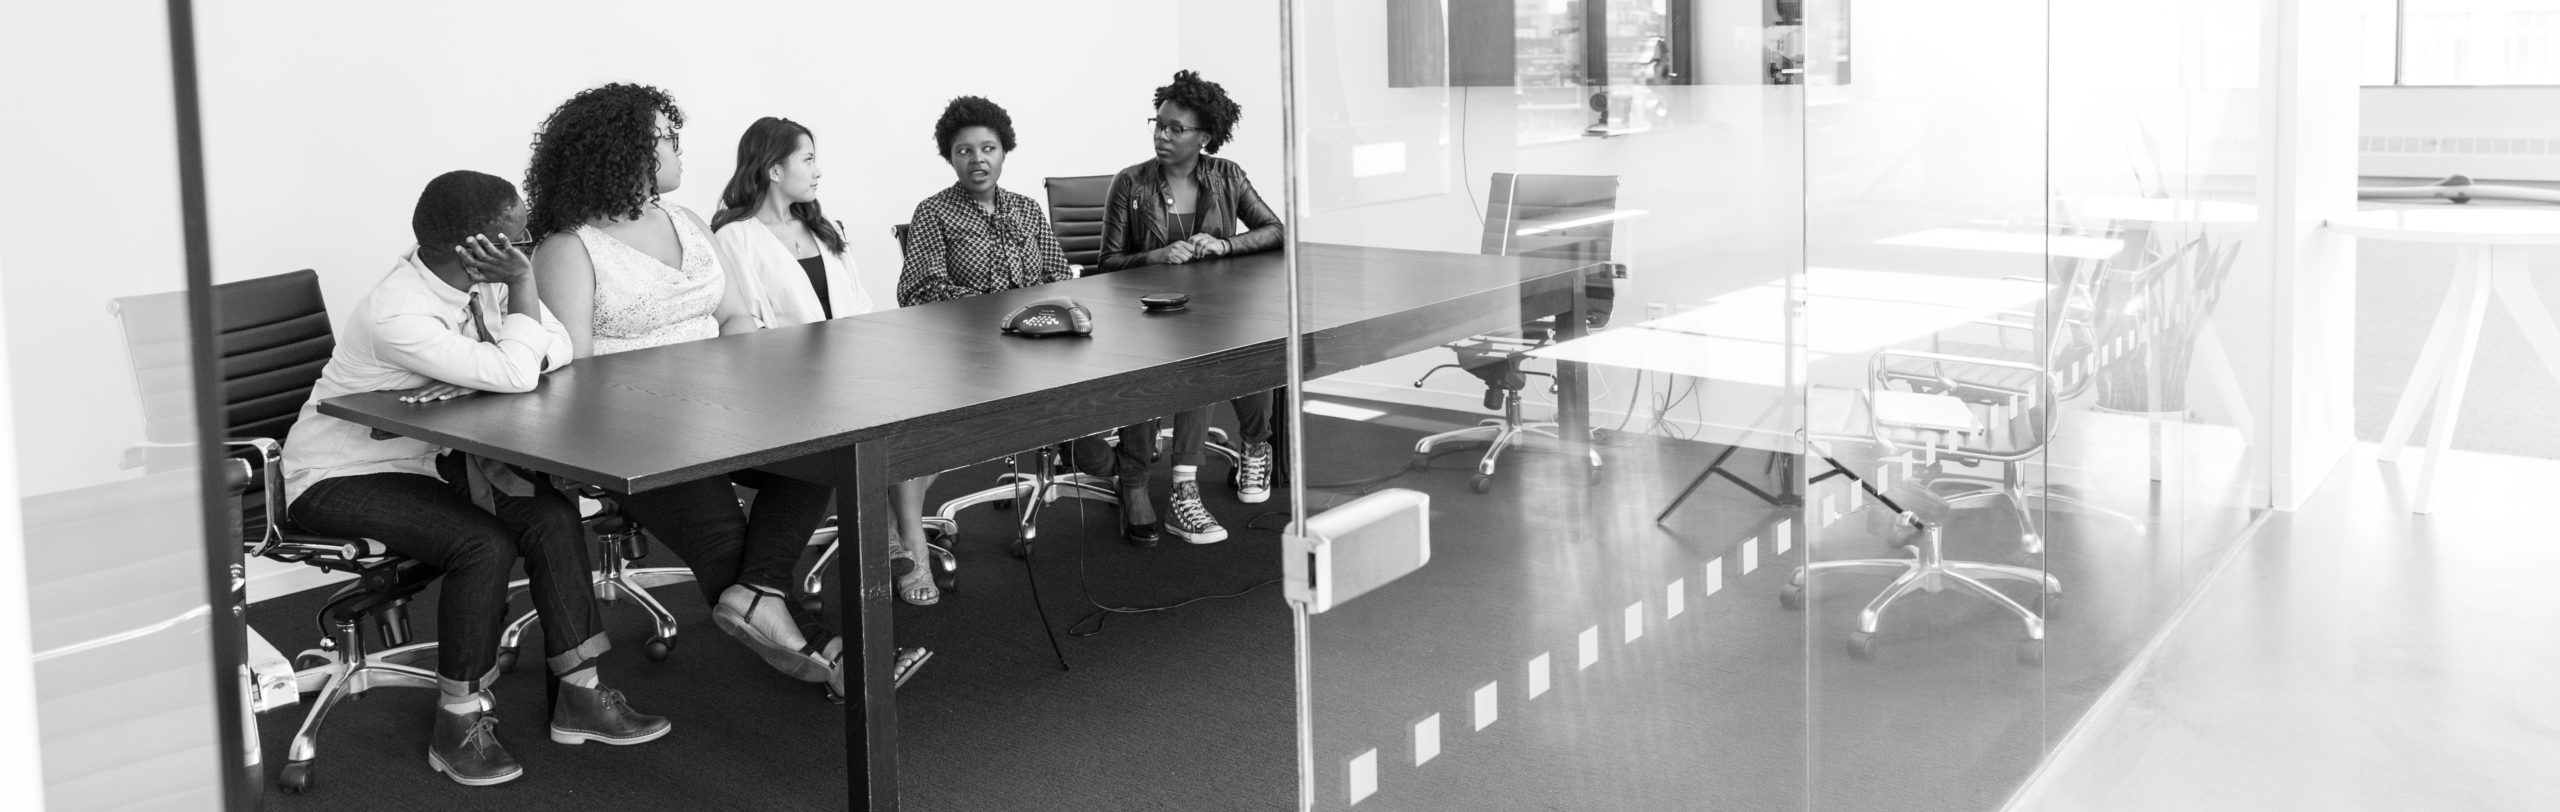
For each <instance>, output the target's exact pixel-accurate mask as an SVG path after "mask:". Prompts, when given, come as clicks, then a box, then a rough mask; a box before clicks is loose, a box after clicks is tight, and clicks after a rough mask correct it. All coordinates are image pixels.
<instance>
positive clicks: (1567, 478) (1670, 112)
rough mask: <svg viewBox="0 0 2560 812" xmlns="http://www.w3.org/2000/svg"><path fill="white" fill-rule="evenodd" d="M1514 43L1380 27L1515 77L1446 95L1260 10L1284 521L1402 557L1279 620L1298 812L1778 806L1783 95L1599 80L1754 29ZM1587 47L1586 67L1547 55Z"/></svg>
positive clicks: (1788, 739) (1574, 10) (1785, 677)
mask: <svg viewBox="0 0 2560 812" xmlns="http://www.w3.org/2000/svg"><path fill="white" fill-rule="evenodd" d="M1597 1H1598V0H1593V2H1597ZM1436 5H1437V4H1412V7H1407V6H1405V5H1399V6H1398V7H1397V9H1398V13H1399V14H1401V13H1405V12H1414V13H1436V9H1435V8H1431V7H1436ZM1684 8H1685V6H1684ZM1515 11H1516V12H1517V14H1518V15H1520V16H1521V17H1522V18H1524V19H1526V18H1529V17H1537V18H1539V19H1543V20H1549V21H1550V22H1552V21H1554V20H1557V19H1561V20H1564V21H1565V22H1562V23H1556V24H1553V25H1549V24H1541V25H1538V26H1527V27H1520V28H1516V29H1512V30H1505V31H1503V32H1500V36H1493V37H1488V38H1485V39H1470V38H1469V36H1468V35H1466V34H1465V33H1464V32H1468V31H1473V30H1476V29H1474V28H1471V27H1470V26H1469V25H1467V24H1466V23H1465V21H1464V20H1462V19H1454V18H1453V19H1448V20H1445V21H1442V22H1441V23H1440V24H1439V25H1437V26H1433V25H1415V24H1414V23H1412V22H1411V21H1407V22H1404V23H1398V25H1408V26H1414V27H1413V28H1412V29H1409V30H1423V31H1440V32H1446V33H1444V34H1441V36H1444V37H1446V39H1445V40H1443V41H1441V42H1439V43H1436V49H1437V52H1439V53H1445V54H1451V55H1457V54H1467V53H1476V52H1480V51H1481V50H1482V49H1486V48H1495V49H1516V51H1515V52H1516V54H1517V55H1518V56H1517V58H1518V59H1519V60H1520V65H1521V68H1520V70H1519V71H1518V72H1517V76H1518V77H1519V78H1518V79H1517V80H1516V81H1513V82H1501V83H1493V84H1485V83H1473V84H1471V83H1470V82H1471V76H1470V75H1469V74H1467V73H1465V72H1464V71H1462V70H1460V69H1459V68H1460V67H1463V62H1464V60H1463V59H1459V58H1458V57H1456V56H1452V57H1450V59H1451V60H1452V61H1454V62H1457V63H1461V64H1459V66H1458V67H1451V66H1449V65H1443V64H1436V63H1432V62H1430V60H1429V59H1428V54H1420V55H1417V54H1414V53H1409V52H1408V51H1411V50H1416V49H1419V50H1432V49H1431V48H1428V47H1424V46H1426V45H1432V44H1431V43H1423V44H1420V45H1418V44H1417V43H1415V42H1413V41H1411V40H1409V39H1407V38H1399V37H1393V36H1389V35H1387V33H1386V32H1384V31H1382V30H1380V26H1381V25H1382V24H1385V22H1386V21H1382V20H1380V19H1379V16H1380V15H1378V14H1377V13H1376V12H1375V11H1374V10H1373V9H1371V8H1370V7H1369V6H1368V5H1367V4H1361V3H1348V2H1335V1H1334V0H1314V1H1312V2H1300V3H1296V4H1294V5H1293V12H1292V13H1293V14H1294V21H1295V22H1294V28H1293V30H1291V31H1290V32H1289V33H1290V35H1291V37H1292V42H1293V43H1294V50H1293V52H1292V57H1293V59H1294V63H1293V66H1292V79H1293V81H1294V83H1295V87H1296V94H1295V96H1294V97H1293V98H1292V99H1291V101H1292V103H1293V104H1294V105H1296V110H1295V121H1296V125H1295V127H1294V128H1293V129H1292V131H1291V132H1290V133H1289V135H1290V137H1291V138H1292V139H1293V143H1292V145H1291V148H1292V150H1293V155H1294V156H1295V157H1294V161H1293V166H1294V167H1296V168H1297V176H1296V177H1295V178H1293V179H1292V180H1293V181H1294V184H1295V193H1294V194H1293V195H1292V196H1291V207H1290V209H1291V210H1290V211H1289V212H1288V213H1287V215H1286V217H1287V219H1288V220H1289V222H1290V226H1291V230H1292V237H1293V239H1294V240H1295V245H1294V250H1295V254H1294V255H1293V259H1294V261H1295V269H1294V273H1295V283H1296V289H1295V295H1296V297H1297V301H1298V305H1299V314H1298V323H1297V325H1296V326H1297V329H1298V331H1299V332H1301V333H1303V334H1305V335H1306V336H1307V340H1306V342H1305V344H1304V345H1303V363H1302V364H1301V369H1300V374H1299V376H1298V378H1297V379H1296V380H1297V393H1296V394H1297V400H1296V405H1295V407H1294V410H1293V416H1294V417H1295V418H1296V420H1297V421H1298V426H1299V432H1298V434H1297V435H1296V437H1297V442H1296V446H1297V447H1296V453H1297V454H1298V455H1299V457H1300V462H1299V464H1298V466H1297V467H1296V468H1295V469H1294V470H1295V471H1296V472H1297V477H1296V481H1295V482H1294V483H1293V487H1295V488H1297V489H1298V491H1299V496H1298V498H1297V500H1296V504H1298V505H1301V506H1303V511H1304V513H1307V514H1322V513H1323V512H1324V511H1326V510H1328V509H1342V506H1343V505H1346V504H1348V503H1350V502H1352V501H1353V500H1355V499H1358V498H1360V497H1362V496H1363V495H1366V494H1373V493H1377V492H1380V491H1383V490H1387V489H1405V490H1409V491H1412V492H1415V493H1418V494H1421V495H1423V496H1424V497H1426V498H1427V499H1428V503H1429V521H1428V524H1427V526H1428V528H1429V536H1430V543H1431V546H1430V555H1429V558H1428V560H1427V561H1425V562H1424V563H1422V564H1421V565H1420V566H1419V567H1418V568H1414V569H1412V570H1411V571H1410V572H1406V573H1404V574H1402V575H1401V577H1398V578H1395V579H1394V580H1391V581H1387V582H1385V583H1384V584H1383V585H1381V586H1379V587H1377V588H1376V589H1374V590H1372V591H1368V592H1366V593H1365V594H1361V595H1359V596H1357V597H1355V598H1351V599H1349V600H1347V601H1343V602H1341V603H1339V604H1337V605H1334V606H1331V607H1329V608H1326V609H1325V610H1324V611H1322V612H1320V613H1312V614H1309V615H1308V616H1306V617H1305V624H1306V625H1305V627H1304V629H1303V636H1302V643H1301V645H1302V648H1303V649H1304V650H1303V651H1302V656H1303V657H1304V658H1305V665H1306V667H1307V671H1306V675H1305V678H1304V680H1303V681H1302V685H1301V689H1302V690H1303V691H1304V692H1305V701H1306V702H1307V704H1308V709H1307V712H1306V717H1305V720H1304V723H1305V725H1306V727H1307V732H1306V734H1305V735H1306V737H1307V738H1306V748H1307V751H1308V752H1307V753H1306V762H1305V764H1304V765H1302V767H1303V768H1304V769H1305V770H1306V775H1305V776H1304V777H1303V780H1304V781H1305V783H1306V784H1307V795H1306V796H1305V800H1306V801H1307V805H1308V806H1311V807H1313V808H1323V809H1342V808H1355V809H1366V808H1385V809H1412V808H1446V809H1479V808H1595V809H1596V808H1671V807H1691V808H1694V807H1706V808H1751V809H1771V808H1792V807H1796V806H1799V805H1800V804H1801V803H1802V800H1803V797H1804V793H1805V789H1806V785H1805V782H1804V774H1805V773H1804V771H1805V749H1804V726H1803V722H1804V711H1805V702H1806V698H1805V695H1804V682H1803V673H1804V643H1805V639H1804V624H1805V622H1806V615H1804V614H1802V613H1798V612H1793V611H1789V610H1787V609H1786V608H1785V607H1783V606H1782V605H1781V602H1780V600H1779V598H1778V593H1779V592H1780V591H1781V587H1782V586H1783V585H1784V583H1785V580H1786V577H1787V573H1788V571H1789V568H1790V567H1791V566H1792V564H1791V562H1794V561H1797V560H1799V559H1800V558H1801V557H1802V550H1803V536H1802V533H1803V522H1802V521H1801V518H1802V515H1803V514H1802V512H1801V509H1800V508H1799V507H1798V505H1797V500H1796V499H1795V496H1796V494H1798V493H1799V492H1800V480H1801V479H1802V477H1803V466H1802V465H1801V461H1800V460H1799V458H1798V456H1797V451H1798V448H1799V447H1798V445H1797V443H1796V441H1795V435H1796V430H1797V429H1798V428H1799V427H1800V426H1801V425H1802V421H1803V417H1802V403H1803V397H1802V387H1801V383H1800V378H1801V376H1800V373H1799V367H1800V365H1801V364H1800V360H1801V359H1800V358H1799V357H1798V356H1799V352H1798V343H1797V342H1796V341H1795V337H1794V331H1795V330H1796V324H1795V317H1794V312H1795V311H1794V302H1795V299H1796V298H1797V296H1798V295H1799V292H1800V289H1801V287H1802V283H1801V268H1802V266H1803V257H1802V244H1803V232H1802V222H1803V221H1802V217H1801V214H1800V211H1801V208H1800V200H1801V190H1802V188H1803V178H1802V176H1801V173H1800V167H1801V166H1802V161H1801V159H1800V156H1799V154H1798V153H1799V145H1800V144H1801V143H1802V138H1803V136H1802V109H1803V108H1802V103H1801V95H1800V94H1801V88H1795V87H1779V86H1770V85H1765V84H1763V83H1761V82H1759V81H1757V77H1756V74H1755V73H1754V71H1756V67H1755V66H1754V65H1756V63H1753V64H1746V65H1743V66H1741V67H1739V68H1737V69H1735V70H1733V71H1731V72H1732V73H1734V74H1736V75H1737V77H1739V78H1741V79H1745V80H1748V81H1734V82H1727V83H1722V84H1710V83H1674V82H1668V81H1665V82H1658V83H1656V82H1643V83H1638V82H1636V81H1635V79H1637V78H1638V77H1636V76H1635V75H1634V74H1632V73H1629V71H1630V70H1632V69H1633V68H1631V67H1630V66H1629V65H1626V64H1618V63H1619V62H1621V61H1629V60H1631V59H1632V58H1633V57H1634V56H1635V55H1637V54H1638V52H1639V50H1640V49H1641V48H1642V47H1647V46H1645V42H1646V40H1647V38H1649V37H1652V36H1662V37H1663V39H1664V40H1666V41H1673V40H1677V41H1683V42H1687V41H1694V42H1701V43H1723V42H1728V41H1735V40H1740V41H1745V42H1749V41H1756V38H1757V37H1758V36H1759V35H1760V32H1761V26H1762V21H1761V19H1760V17H1759V15H1757V14H1750V15H1742V14H1733V15H1727V16H1730V17H1732V19H1726V18H1725V17H1724V16H1719V12H1713V11H1709V10H1707V9H1703V8H1702V9H1701V10H1700V14H1699V15H1697V16H1695V17H1685V16H1675V15H1671V14H1669V13H1667V11H1668V9H1667V7H1665V6H1664V5H1663V4H1658V3H1640V2H1639V3H1630V2H1610V3H1606V4H1604V7H1603V8H1597V9H1594V8H1591V7H1586V6H1585V5H1583V4H1582V3H1545V2H1524V3H1520V4H1517V5H1516V7H1515ZM1447 13H1448V14H1450V15H1453V17H1455V16H1463V15H1462V12H1461V10H1460V9H1459V8H1458V7H1457V6H1455V5H1452V6H1450V7H1449V10H1448V12H1447ZM1674 20H1677V24H1678V25H1681V26H1684V27H1682V28H1679V29H1677V30H1672V29H1665V28H1664V27H1663V26H1666V25H1673V24H1674V22H1673V21H1674ZM1426 22H1427V21H1426ZM1559 27H1563V28H1574V29H1577V30H1575V31H1571V32H1567V34H1569V36H1566V35H1560V34H1558V32H1557V31H1556V30H1554V29H1557V28H1559ZM1588 31H1600V32H1602V33H1604V34H1606V40H1607V41H1608V43H1609V45H1608V47H1607V48H1600V49H1584V48H1581V47H1579V46H1575V47H1564V46H1559V45H1556V43H1557V42H1559V41H1561V40H1563V39H1572V38H1575V37H1580V36H1583V35H1584V34H1585V33H1586V32H1588ZM1649 32H1659V33H1649ZM1590 51H1598V52H1600V53H1603V54H1605V56H1603V57H1600V59H1602V60H1603V61H1604V62H1605V64H1603V63H1595V62H1591V61H1590V58H1589V57H1587V56H1585V54H1587V53H1588V52H1590ZM1711 54H1722V52H1720V51H1715V50H1714V49H1707V50H1704V51H1701V52H1700V58H1701V59H1706V58H1708V55H1711ZM1620 57H1628V58H1629V59H1628V60H1622V59H1620ZM1416 60H1418V63H1417V61H1416ZM1556 60H1561V61H1562V62H1563V63H1564V65H1563V66H1561V67H1557V66H1553V65H1548V62H1551V61H1556ZM1533 63H1534V64H1537V65H1541V66H1545V67H1540V68H1539V69H1538V71H1536V73H1535V76H1532V72H1531V70H1530V66H1531V65H1532V64H1533ZM1710 67H1712V66H1710ZM1391 74H1394V75H1392V76H1391ZM1416 77H1424V78H1423V79H1417V78H1416ZM1558 77H1575V78H1572V79H1566V80H1561V81H1559V80H1558ZM1629 105H1633V107H1632V108H1629V109H1622V108H1628V106H1629ZM1639 120H1640V121H1641V122H1642V124H1641V128H1640V130H1639V128H1637V127H1633V126H1626V125H1627V123H1628V122H1630V121H1639ZM1417 286H1419V289H1417ZM1390 311H1393V312H1396V313H1398V314H1400V315H1396V316H1394V317H1392V318H1388V319H1387V320H1385V321H1383V322H1380V323H1374V324H1349V323H1346V321H1345V319H1346V318H1347V317H1346V315H1345V314H1347V313H1356V314H1359V315H1361V316H1363V317H1368V316H1374V315H1376V314H1380V313H1387V312H1390ZM1577 312H1578V313H1579V314H1580V317H1579V318H1576V315H1575V314H1576V313H1577ZM1496 445H1498V446H1499V451H1498V452H1489V451H1488V448H1489V446H1496ZM1345 555H1348V554H1347V553H1345Z"/></svg>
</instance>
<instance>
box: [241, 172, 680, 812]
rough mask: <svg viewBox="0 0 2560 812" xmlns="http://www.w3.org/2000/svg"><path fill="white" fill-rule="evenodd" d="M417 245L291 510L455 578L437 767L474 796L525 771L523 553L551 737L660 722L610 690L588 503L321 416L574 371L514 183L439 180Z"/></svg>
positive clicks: (354, 321)
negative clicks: (512, 651)
mask: <svg viewBox="0 0 2560 812" xmlns="http://www.w3.org/2000/svg"><path fill="white" fill-rule="evenodd" d="M410 228H411V230H412V231H413V232H414V233H415V235H416V236H417V239H418V244H417V246H416V247H414V248H412V249H411V250H410V251H409V252H408V253H406V254H404V255H402V256H401V257H400V259H399V261H398V262H396V263H394V264H393V265H392V267H391V271H390V273H389V274H388V275H386V276H384V277H383V278H382V281H381V282H380V283H378V284H376V285H375V286H374V288H373V290H371V291H370V292H368V293H366V294H365V296H364V299H363V300H362V301H359V302H358V303H357V304H356V306H355V308H354V310H352V311H350V312H349V313H348V316H347V319H346V322H345V323H344V324H343V325H342V326H340V327H339V333H338V345H337V350H336V351H335V353H334V354H333V355H331V357H330V359H329V363H328V365H327V366H326V367H325V368H323V369H322V371H321V380H320V383H319V384H318V385H317V386H315V387H314V388H313V389H312V392H311V400H310V401H309V402H308V403H305V404H303V407H302V416H301V418H300V419H299V420H297V421H296V422H295V423H294V427H293V431H292V433H291V434H289V435H288V436H287V437H286V438H285V445H284V469H285V493H286V499H287V500H289V501H288V504H289V507H288V509H287V512H288V513H289V514H290V515H291V517H292V519H293V521H294V523H295V524H297V525H299V526H300V527H301V528H302V529H304V530H307V531H310V532H315V533H324V534H328V535H335V536H351V537H359V538H367V539H372V540H374V541H377V542H380V543H382V544H383V545H384V546H386V547H389V548H391V550H392V551H394V552H397V553H399V554H401V555H404V556H407V557H410V558H415V559H418V560H419V561H421V562H424V563H425V564H426V565H427V566H430V567H434V568H435V569H437V570H438V571H440V572H442V573H443V576H442V584H441V587H440V588H441V590H442V592H441V593H440V597H439V599H438V601H437V606H436V632H437V636H438V638H439V640H438V644H437V648H436V673H437V675H438V680H437V683H438V687H439V688H441V689H442V690H440V691H439V692H438V693H439V697H438V699H437V710H436V713H435V726H434V731H433V733H432V734H431V735H430V737H429V740H428V745H427V762H428V764H429V765H430V766H432V767H434V768H435V769H436V770H437V771H438V772H441V773H444V774H445V775H447V776H449V777H451V778H452V779H453V780H455V781H458V782H461V783H463V784H466V785H471V786H486V785H490V784H500V783H505V782H507V781H512V780H515V779H516V778H517V777H519V776H521V775H523V774H524V768H523V766H521V765H519V764H518V763H517V762H516V760H515V759H514V758H513V757H511V756H509V755H508V754H507V751H506V748H505V747H504V746H502V745H501V744H500V743H499V742H498V739H497V717H496V716H495V715H494V712H495V710H496V699H495V697H494V696H493V695H492V694H491V693H490V692H489V688H488V686H489V683H490V682H491V681H492V680H493V679H495V678H496V676H497V659H498V639H499V635H500V633H501V630H502V629H503V627H504V626H505V625H506V612H507V579H508V575H509V573H510V571H511V570H512V569H513V568H514V565H515V562H516V561H517V560H518V559H519V558H521V559H522V560H523V561H524V564H525V575H526V576H527V578H528V579H530V581H531V584H530V587H529V591H530V592H531V593H532V595H533V605H534V608H535V609H536V611H539V612H540V613H541V618H542V640H543V646H544V648H545V652H544V653H545V655H546V662H547V664H548V665H549V671H550V673H551V678H552V682H551V683H550V685H551V691H550V696H551V708H550V716H551V738H552V740H553V741H556V742H561V743H564V744H578V743H582V742H588V741H596V742H603V743H606V744H639V743H641V742H646V741H651V740H654V739H656V738H658V737H660V736H664V735H666V733H667V731H668V730H669V729H670V728H671V725H669V723H668V722H667V720H666V719H665V718H663V717H657V716H649V715H646V714H642V713H639V712H637V711H634V710H632V709H631V706H630V705H629V704H628V703H626V702H625V701H624V700H623V697H622V694H621V693H620V692H618V691H615V690H613V689H610V688H606V687H604V686H603V685H602V684H601V683H600V682H598V680H597V676H596V659H597V657H599V656H600V655H602V654H603V653H604V652H605V650H606V648H608V644H607V643H606V641H605V637H604V633H603V623H602V621H601V619H600V617H599V615H598V612H597V610H596V605H595V596H594V593H593V587H592V584H591V583H590V580H591V579H592V577H593V576H591V575H590V574H589V571H588V567H587V553H586V543H585V537H584V534H583V533H582V532H581V529H580V527H579V521H578V512H577V508H576V507H575V506H574V505H573V504H572V503H571V502H570V500H569V499H568V498H566V497H564V496H562V495H561V494H560V493H559V491H557V490H555V489H553V488H552V487H551V485H550V484H549V483H548V482H546V481H544V480H543V478H541V477H538V476H533V475H531V474H530V473H529V472H525V471H521V470H518V469H514V468H511V467H508V466H505V465H503V464H499V463H496V462H493V461H489V460H484V459H479V458H476V457H471V456H469V455H465V454H462V453H460V452H454V451H449V450H447V449H443V448H439V447H436V446H434V445H431V444H429V443H426V442H424V441H420V440H414V439H410V438H406V437H377V436H374V434H373V433H372V432H371V431H370V430H369V429H367V428H365V427H364V426H360V425H357V424H355V423H350V422H347V421H345V420H340V419H338V418H335V417H330V416H328V415H324V414H321V413H320V412H319V408H318V404H319V403H320V401H322V400H326V399H329V398H334V397H339V396H342V395H350V394H355V393H359V392H375V391H384V390H398V391H403V392H405V393H406V394H404V395H403V397H402V400H406V401H411V402H429V401H437V400H446V399H450V398H455V397H461V396H465V395H470V394H473V393H474V392H481V391H487V392H530V391H532V390H533V388H534V387H535V386H536V385H538V384H539V383H541V379H542V374H543V373H545V372H548V371H550V370H553V369H557V368H559V367H561V366H563V365H566V364H568V363H569V360H570V358H571V357H572V353H571V348H570V344H569V337H568V334H567V332H566V331H565V330H563V329H562V327H561V325H560V322H559V321H558V320H556V319H553V318H552V317H551V314H550V313H548V312H546V311H545V310H544V309H543V307H542V300H541V298H540V296H539V295H538V293H537V292H536V291H535V289H534V285H535V283H534V275H533V272H532V263H531V261H530V260H528V259H527V258H526V256H525V254H524V252H523V251H522V250H521V249H520V247H519V246H521V245H522V244H523V242H524V241H525V239H526V235H525V212H524V202H523V200H522V199H521V197H520V196H518V195H517V194H516V189H515V186H514V185H513V184H510V183H508V182H507V181H505V180H502V179H500V178H497V177H493V176H490V175H486V174H482V173H479V172H470V171H456V172H448V173H445V174H443V175H440V176H437V177H436V179H435V180H432V181H429V182H428V183H427V188H426V190H425V191H424V192H423V193H421V194H420V195H419V196H418V205H417V208H416V210H415V212H414V213H413V214H412V215H411V218H410Z"/></svg>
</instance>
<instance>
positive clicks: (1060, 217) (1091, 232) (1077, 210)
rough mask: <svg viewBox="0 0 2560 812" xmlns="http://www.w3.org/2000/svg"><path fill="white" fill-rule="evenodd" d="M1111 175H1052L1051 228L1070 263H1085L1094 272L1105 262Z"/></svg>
mask: <svg viewBox="0 0 2560 812" xmlns="http://www.w3.org/2000/svg"><path fill="white" fill-rule="evenodd" d="M1111 178H1112V176H1110V175H1083V176H1079V177H1072V178H1050V179H1048V180H1047V181H1044V182H1042V184H1041V185H1042V186H1043V187H1045V188H1047V189H1048V190H1049V227H1050V228H1053V229H1056V230H1057V232H1058V247H1059V248H1060V249H1061V250H1064V251H1065V252H1066V254H1067V264H1069V265H1081V266H1084V269H1085V273H1086V274H1087V275H1091V274H1092V273H1094V272H1095V271H1098V270H1100V269H1101V267H1100V266H1101V265H1102V213H1103V210H1104V209H1106V208H1109V207H1110V204H1111Z"/></svg>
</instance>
